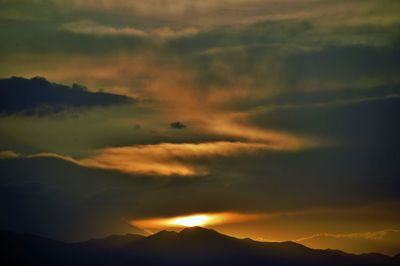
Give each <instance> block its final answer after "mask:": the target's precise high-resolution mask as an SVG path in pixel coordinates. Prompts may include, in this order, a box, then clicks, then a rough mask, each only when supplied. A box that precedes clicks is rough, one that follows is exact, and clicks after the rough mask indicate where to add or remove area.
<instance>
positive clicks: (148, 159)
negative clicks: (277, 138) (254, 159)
mask: <svg viewBox="0 0 400 266" xmlns="http://www.w3.org/2000/svg"><path fill="white" fill-rule="evenodd" d="M274 150H287V147H285V146H282V147H279V146H276V145H274V144H267V143H246V142H228V141H219V142H207V143H198V144H193V143H179V144H178V143H160V144H153V145H135V146H127V147H113V148H106V149H102V150H99V151H98V152H97V154H95V155H94V156H92V157H87V158H83V159H75V158H72V157H70V156H64V155H59V154H56V153H37V154H33V155H27V156H23V155H19V154H16V153H13V152H11V151H4V152H1V153H0V154H1V155H2V156H1V157H0V158H16V157H23V158H35V157H56V158H59V159H63V160H66V161H69V162H72V163H75V164H77V165H80V166H83V167H89V168H99V169H105V170H115V171H119V172H123V173H127V174H137V175H160V176H171V175H178V176H194V175H206V174H208V169H207V168H206V167H204V166H198V165H197V164H195V163H193V161H194V160H196V159H201V158H210V157H229V156H235V155H241V154H247V155H249V154H251V153H255V152H257V151H274Z"/></svg>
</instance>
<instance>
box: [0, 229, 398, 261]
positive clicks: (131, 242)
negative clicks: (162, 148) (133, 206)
mask: <svg viewBox="0 0 400 266" xmlns="http://www.w3.org/2000/svg"><path fill="white" fill-rule="evenodd" d="M0 241H1V246H2V255H1V259H0V263H1V265H10V266H11V265H96V266H101V265H111V266H120V265H121V266H122V265H124V266H125V265H219V266H221V265H278V266H279V265H324V266H327V265H400V255H397V256H394V257H389V256H385V255H381V254H375V253H374V254H362V255H353V254H348V253H344V252H342V251H338V250H317V249H311V248H307V247H305V246H303V245H300V244H297V243H294V242H290V241H289V242H257V241H254V240H251V239H248V238H247V239H237V238H234V237H230V236H226V235H223V234H220V233H218V232H216V231H214V230H209V229H204V228H201V227H191V228H186V229H184V230H182V231H181V232H179V233H177V232H170V231H161V232H159V233H156V234H154V235H151V236H148V237H144V236H140V235H131V234H128V235H124V236H110V237H107V238H103V239H92V240H89V241H86V242H80V243H72V244H67V243H62V242H58V241H55V240H50V239H46V238H42V237H38V236H33V235H28V234H16V233H11V232H7V231H2V232H0Z"/></svg>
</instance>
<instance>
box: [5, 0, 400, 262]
mask: <svg viewBox="0 0 400 266" xmlns="http://www.w3.org/2000/svg"><path fill="white" fill-rule="evenodd" d="M399 14H400V1H398V0H382V1H375V0H365V1H358V0H348V1H342V0H339V1H333V0H329V1H326V0H281V1H276V0H251V1H247V0H204V1H197V0H193V1H186V0H148V1H136V0H127V1H126V0H101V1H96V0H95V1H84V0H40V1H31V0H17V1H13V0H5V1H0V35H1V36H2V37H3V38H2V42H1V44H0V58H1V63H0V64H1V66H2V67H0V212H1V213H2V217H1V218H0V230H6V231H10V232H25V233H28V234H32V235H40V236H44V237H46V238H49V239H55V240H60V241H63V242H67V243H70V242H74V241H75V242H76V241H83V240H88V239H92V238H99V237H105V236H110V235H124V234H127V233H131V234H142V235H143V234H151V233H154V232H158V231H162V230H175V231H176V230H182V228H187V227H190V226H202V227H206V228H211V229H213V230H216V231H218V232H221V233H223V234H226V235H229V236H233V237H236V238H251V239H253V240H255V241H261V242H284V241H294V242H296V243H299V244H301V245H304V246H307V247H310V248H313V249H328V248H330V249H337V250H342V251H344V252H346V253H352V254H362V253H373V252H376V253H380V254H386V255H390V256H394V255H396V254H398V253H399V252H400V250H399V247H400V212H399V211H398V210H399V209H400V152H399V148H400V139H399V137H398V136H400V123H399V121H398V120H399V114H400V75H399V74H400V16H399Z"/></svg>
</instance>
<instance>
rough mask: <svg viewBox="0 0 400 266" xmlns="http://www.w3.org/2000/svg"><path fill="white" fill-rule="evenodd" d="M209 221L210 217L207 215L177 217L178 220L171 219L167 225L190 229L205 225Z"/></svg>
mask: <svg viewBox="0 0 400 266" xmlns="http://www.w3.org/2000/svg"><path fill="white" fill-rule="evenodd" d="M210 220H212V217H210V216H209V215H206V214H200V215H192V216H185V217H178V218H175V219H172V220H171V221H170V222H169V223H170V224H171V225H181V226H186V227H192V226H203V225H206V224H207V223H208V222H209V221H210Z"/></svg>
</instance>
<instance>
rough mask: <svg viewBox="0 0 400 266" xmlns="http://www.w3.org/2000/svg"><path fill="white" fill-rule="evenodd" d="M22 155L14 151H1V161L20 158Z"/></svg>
mask: <svg viewBox="0 0 400 266" xmlns="http://www.w3.org/2000/svg"><path fill="white" fill-rule="evenodd" d="M19 156H20V155H19V154H18V153H16V152H13V151H0V160H2V159H13V158H18V157H19Z"/></svg>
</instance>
